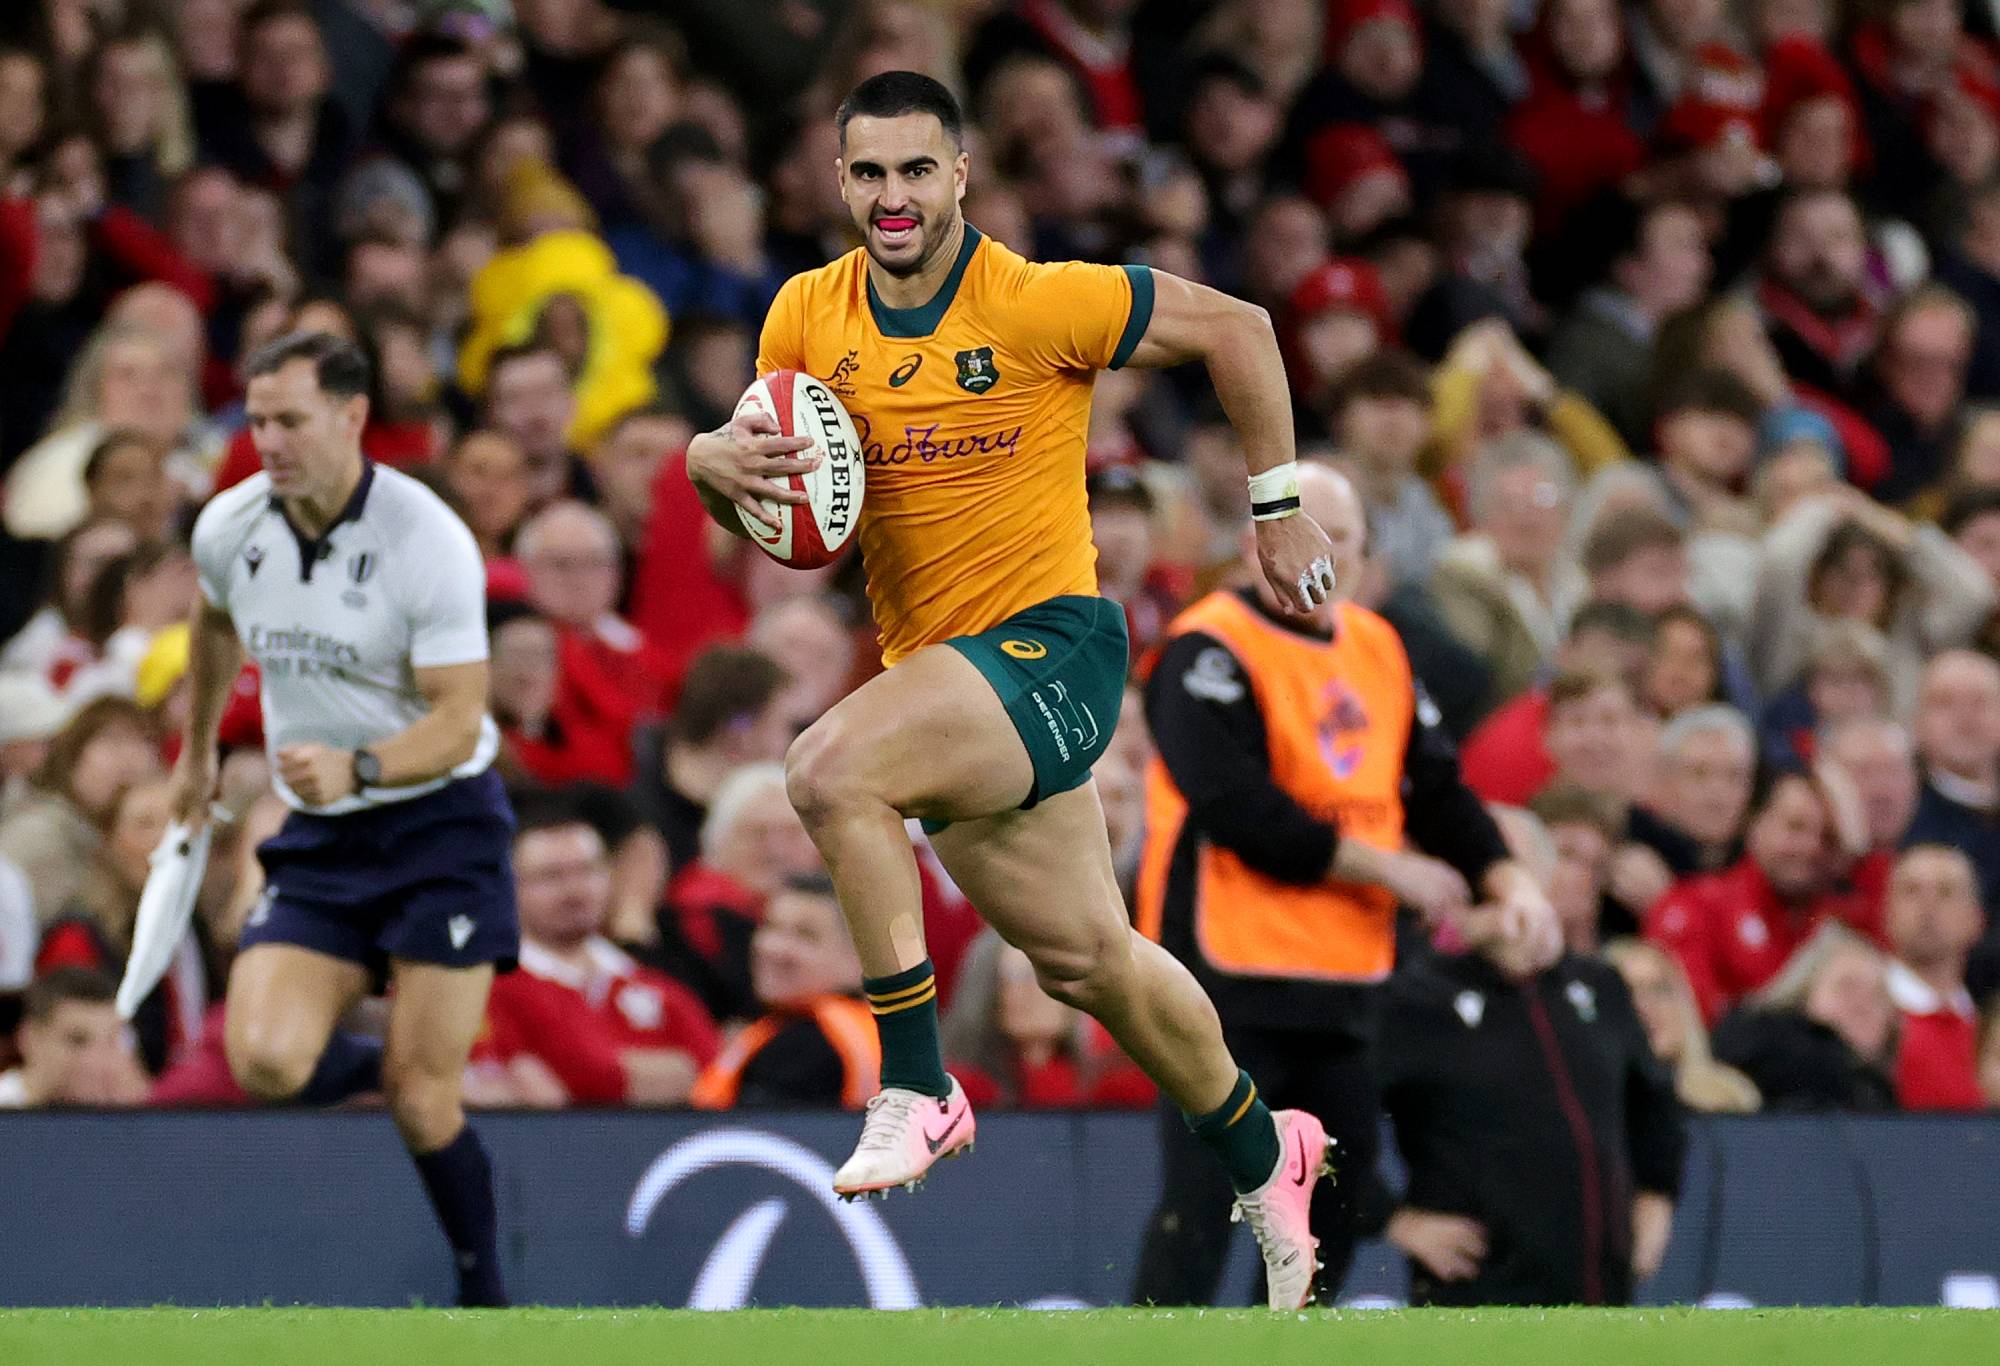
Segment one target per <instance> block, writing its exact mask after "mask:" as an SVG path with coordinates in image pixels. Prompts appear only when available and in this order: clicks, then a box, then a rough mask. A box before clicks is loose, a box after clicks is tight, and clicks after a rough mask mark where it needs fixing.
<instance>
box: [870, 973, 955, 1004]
mask: <svg viewBox="0 0 2000 1366" xmlns="http://www.w3.org/2000/svg"><path fill="white" fill-rule="evenodd" d="M936 987H937V976H936V974H932V975H931V976H929V977H926V978H924V980H923V981H921V982H919V983H917V984H916V985H915V986H913V987H902V988H899V989H898V990H895V991H884V992H880V993H877V992H873V991H871V992H867V993H866V995H867V997H868V1004H869V1005H871V1006H888V1005H894V1004H895V1003H896V1002H898V1001H901V1000H904V999H905V998H907V997H911V996H916V995H919V994H921V993H923V992H926V991H932V990H935V989H936Z"/></svg>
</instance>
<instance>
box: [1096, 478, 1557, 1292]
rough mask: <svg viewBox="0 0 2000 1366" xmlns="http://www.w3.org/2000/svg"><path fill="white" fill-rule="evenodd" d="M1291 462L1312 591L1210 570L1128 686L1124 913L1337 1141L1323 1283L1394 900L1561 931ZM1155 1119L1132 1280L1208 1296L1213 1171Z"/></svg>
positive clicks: (1335, 1238)
mask: <svg viewBox="0 0 2000 1366" xmlns="http://www.w3.org/2000/svg"><path fill="white" fill-rule="evenodd" d="M1299 474H1300V478H1299V491H1300V496H1301V497H1302V498H1303V500H1304V504H1305V508H1306V511H1307V512H1308V513H1309V514H1310V515H1311V516H1312V517H1313V518H1314V520H1316V521H1317V522H1318V523H1319V524H1320V525H1321V526H1322V527H1324V528H1325V529H1326V532H1327V535H1328V536H1329V537H1330V538H1331V540H1332V543H1333V552H1334V576H1335V577H1334V582H1335V585H1336V587H1335V589H1334V600H1333V601H1331V602H1329V603H1328V604H1326V605H1325V606H1324V607H1322V608H1320V609H1319V610H1317V611H1316V612H1314V613H1313V614H1312V615H1311V616H1310V617H1307V618H1300V617H1297V616H1293V615H1289V614H1287V613H1286V612H1285V611H1284V610H1283V607H1282V604H1280V603H1279V602H1278V601H1277V600H1276V599H1275V597H1274V595H1272V594H1271V592H1270V591H1269V588H1268V587H1267V586H1266V585H1264V584H1261V583H1259V584H1256V585H1255V586H1254V587H1253V588H1248V589H1243V590H1241V591H1230V590H1220V591H1217V592H1214V593H1210V594H1209V595H1208V596H1207V597H1205V598H1203V599H1201V600H1200V601H1198V602H1196V603H1195V604H1193V605H1192V606H1191V607H1189V608H1188V609H1187V610H1186V611H1184V612H1182V613H1181V615H1180V616H1179V617H1177V618H1175V620H1174V622H1173V624H1172V626H1170V627H1169V628H1168V639H1167V644H1166V646H1165V648H1164V649H1163V650H1162V651H1161V654H1160V657H1159V660H1158V662H1157V664H1155V666H1154V668H1153V670H1152V673H1151V674H1150V676H1149V678H1148V680H1147V687H1146V718H1147V720H1148V721H1149V722H1150V723H1151V725H1152V729H1153V736H1154V740H1155V743H1156V744H1157V746H1158V753H1157V755H1156V757H1155V758H1154V760H1153V761H1152V765H1151V769H1150V771H1149V773H1148V777H1147V805H1146V847H1145V853H1144V856H1143V858H1142V861H1141V864H1140V870H1139V887H1138V897H1137V901H1138V924H1139V930H1140V931H1141V932H1142V933H1144V934H1145V935H1147V936H1148V937H1150V938H1152V939H1155V940H1157V941H1159V942H1160V943H1161V944H1163V945H1165V946H1166V947H1167V948H1168V949H1169V950H1171V951H1172V952H1173V953H1174V955H1175V956H1176V957H1178V958H1179V959H1180V960H1181V961H1182V962H1184V963H1186V964H1187V965H1188V967H1189V968H1191V969H1192V970H1193V972H1194V976H1195V979H1196V980H1197V981H1199V982H1200V983H1201V984H1202V986H1203V987H1204V988H1205V989H1206V990H1207V992H1208V994H1209V997H1210V999H1212V1000H1213V1001H1214V1002H1215V1004H1216V1008H1217V1009H1218V1010H1219V1011H1220V1012H1221V1017H1222V1024H1223V1037H1224V1039H1225V1040H1226V1041H1227V1043H1228V1045H1229V1048H1230V1051H1231V1052H1232V1053H1233V1054H1234V1055H1235V1056H1236V1057H1237V1058H1238V1059H1240V1060H1242V1061H1243V1062H1244V1063H1245V1065H1246V1066H1250V1067H1254V1068H1255V1069H1256V1070H1257V1073H1258V1075H1259V1076H1261V1077H1263V1078H1264V1086H1265V1088H1266V1094H1267V1095H1269V1096H1270V1097H1271V1099H1272V1102H1273V1103H1274V1104H1283V1105H1296V1106H1299V1107H1302V1108H1305V1109H1309V1110H1311V1111H1312V1112H1313V1113H1314V1114H1317V1115H1319V1116H1320V1117H1321V1118H1322V1120H1323V1121H1324V1122H1325V1124H1326V1128H1327V1132H1328V1133H1329V1134H1330V1135H1332V1137H1333V1139H1334V1141H1335V1144H1336V1149H1335V1151H1336V1152H1337V1154H1338V1159H1337V1167H1338V1171H1339V1173H1340V1179H1339V1181H1338V1182H1336V1183H1334V1184H1333V1185H1331V1186H1329V1187H1327V1188H1326V1189H1323V1190H1322V1191H1320V1192H1319V1196H1318V1199H1317V1200H1315V1201H1314V1203H1313V1207H1312V1216H1311V1218H1312V1227H1313V1232H1314V1234H1315V1235H1316V1236H1317V1237H1318V1239H1319V1246H1320V1257H1321V1260H1322V1261H1323V1263H1324V1268H1323V1270H1322V1272H1321V1286H1320V1289H1321V1291H1322V1292H1324V1293H1323V1294H1322V1299H1324V1298H1326V1297H1327V1296H1330V1295H1331V1294H1332V1293H1334V1292H1337V1291H1338V1290H1339V1288H1340V1282H1341V1279H1342V1277H1344V1276H1345V1275H1346V1271H1347V1264H1348V1262H1349V1260H1350V1259H1351V1256H1352V1253H1353V1245H1354V1230H1355V1222H1356V1217H1357V1214H1358V1212H1359V1210H1358V1204H1359V1199H1358V1198H1359V1197H1360V1196H1362V1195H1363V1194H1364V1193H1365V1192H1366V1191H1367V1189H1368V1186H1369V1183H1370V1181H1371V1180H1372V1176H1373V1170H1374V1165H1375V1159H1376V1150H1377V1148H1378V1146H1379V1132H1380V1125H1381V1107H1380V1104H1379V1101H1378V1099H1377V1095H1376V1089H1375V1084H1374V1080H1373V1078H1372V1076H1371V1073H1370V1069H1369V1061H1368V1052H1369V1039H1370V1035H1371V1032H1372V1018H1373V1015H1374V1013H1375V1011H1376V1009H1377V1004H1376V997H1377V995H1378V989H1379V987H1380V984H1381V983H1382V982H1383V981H1384V980H1385V979H1387V977H1388V976H1389V972H1390V969H1391V968H1392V967H1393V966H1394V964H1395V955H1396V940H1395V935H1396V923H1395V922H1396V907H1397V904H1398V903H1399V902H1400V903H1401V904H1404V905H1407V906H1409V907H1411V908H1412V909H1414V910H1415V911H1417V912H1418V913H1419V914H1420V915H1421V916H1422V917H1423V918H1424V920H1425V921H1426V922H1428V923H1430V924H1436V923H1438V922H1440V921H1444V920H1447V919H1449V920H1450V921H1452V922H1453V924H1454V926H1455V927H1456V929H1457V930H1458V931H1459V932H1460V933H1461V934H1462V935H1463V936H1465V937H1466V938H1467V939H1468V940H1470V941H1472V942H1484V941H1485V940H1487V939H1489V938H1492V937H1493V936H1497V935H1505V936H1510V937H1514V938H1516V939H1518V940H1519V941H1520V942H1522V943H1523V944H1524V945H1526V946H1529V947H1528V952H1529V953H1530V955H1531V956H1532V957H1533V958H1534V959H1535V960H1536V961H1537V963H1538V965H1544V966H1545V965H1546V964H1547V963H1550V962H1553V961H1554V960H1555V957H1556V954H1557V952H1558V951H1559V950H1560V948H1561V940H1560V937H1559V934H1558V933H1557V931H1556V921H1555V913H1554V911H1553V909H1551V908H1550V906H1549V904H1548V901H1547V898H1546V897H1545V896H1544V895H1543V893H1542V890H1541V888H1540V887H1539V886H1537V885H1536V883H1535V880H1534V879H1533V877H1532V876H1530V875H1529V874H1528V873H1527V872H1526V871H1525V870H1524V869H1523V868H1521V867H1520V866H1519V865H1517V864H1515V863H1513V862H1511V861H1510V860H1509V858H1508V855H1507V847H1506V845H1505V844H1504V843H1503V842H1502V839H1501V836H1500V832H1499V830H1498V828H1497V827H1496V826H1495V824H1494V822H1493V819H1492V817H1491V816H1489V815H1488V814H1487V811H1486V808H1485V807H1484V806H1482V805H1481V804H1480V801H1479V798H1478V797H1477V796H1476V795H1474V794H1473V792H1472V791H1471V789H1469V788H1467V787H1466V785H1465V783H1464V780H1463V779H1462V778H1461V777H1460V776H1459V771H1458V756H1457V754H1456V752H1455V750H1454V749H1453V746H1452V743H1451V740H1450V739H1449V738H1448V736H1447V735H1446V733H1445V732H1444V730H1443V728H1442V725H1441V719H1440V717H1439V715H1438V712H1437V708H1436V707H1435V706H1433V705H1432V703H1431V701H1430V699H1429V698H1428V697H1426V696H1425V695H1424V692H1423V688H1422V686H1421V684H1419V683H1418V681H1417V680H1416V678H1415V676H1414V675H1413V674H1412V673H1411V670H1410V661H1409V657H1408V656H1407V655H1406V654H1405V653H1404V651H1403V642H1402V639H1401V638H1400V637H1399V636H1398V635H1397V634H1396V630H1395V628H1394V627H1392V626H1390V625H1389V623H1387V622H1386V621H1384V620H1382V618H1380V617H1378V616H1376V615H1375V614H1374V613H1373V612H1370V611H1368V610H1367V609H1366V608H1364V607H1361V606H1358V605H1357V604H1355V603H1353V602H1351V601H1347V600H1346V596H1347V594H1349V593H1351V592H1352V591H1353V589H1354V586H1355V585H1356V584H1357V583H1358V582H1359V581H1360V577H1361V562H1362V556H1363V553H1364V549H1365V545H1366V539H1367V522H1366V519H1365V516H1364V514H1363V512H1362V508H1361V503H1360V500H1359V498H1358V497H1357V496H1356V494H1355V492H1354V489H1353V487H1352V486H1351V485H1350V484H1349V483H1348V481H1347V480H1346V478H1345V477H1343V476H1342V475H1340V474H1338V473H1335V472H1334V471H1333V470H1331V469H1328V468H1326V467H1325V466H1318V465H1314V466H1308V467H1306V468H1303V469H1301V470H1300V472H1299ZM1245 539H1246V544H1245V552H1246V554H1254V546H1253V545H1251V544H1250V543H1249V538H1248V537H1247V536H1246V538H1245ZM1411 845H1415V846H1416V848H1415V849H1412V848H1410V847H1409V846H1411ZM1417 850H1422V851H1423V852H1417ZM1161 1136H1162V1159H1163V1161H1162V1166H1161V1178H1162V1179H1161V1194H1160V1202H1159V1205H1158V1207H1157V1209H1156V1211H1155V1213H1154V1216H1153V1219H1152V1221H1151V1223H1150V1224H1149V1225H1148V1227H1147V1233H1146V1241H1145V1247H1144V1250H1143V1252H1142V1253H1141V1256H1140V1264H1139V1271H1138V1276H1137V1280H1136V1283H1135V1286H1134V1299H1135V1300H1136V1302H1138V1303H1141V1304H1148V1303H1151V1304H1206V1303H1209V1302H1210V1301H1211V1300H1213V1298H1214V1296H1215V1293H1216V1287H1217V1283H1218V1281H1219V1280H1220V1278H1221V1273H1222V1264H1223V1259H1224V1254H1225V1253H1226V1252H1227V1251H1228V1247H1229V1233H1230V1228H1229V1221H1228V1214H1229V1191H1228V1188H1227V1187H1226V1186H1223V1185H1222V1184H1221V1183H1220V1182H1218V1181H1217V1179H1216V1177H1215V1174H1214V1172H1213V1170H1212V1169H1211V1167H1210V1165H1209V1164H1208V1163H1207V1162H1205V1161H1203V1160H1202V1153H1201V1150H1200V1147H1199V1145H1198V1144H1195V1143H1193V1142H1192V1141H1191V1139H1190V1136H1189V1134H1188V1131H1187V1128H1186V1126H1185V1125H1183V1124H1182V1123H1181V1122H1180V1119H1179V1117H1178V1116H1176V1115H1173V1114H1172V1113H1171V1112H1169V1113H1168V1114H1166V1115H1165V1116H1163V1120H1162V1124H1161Z"/></svg>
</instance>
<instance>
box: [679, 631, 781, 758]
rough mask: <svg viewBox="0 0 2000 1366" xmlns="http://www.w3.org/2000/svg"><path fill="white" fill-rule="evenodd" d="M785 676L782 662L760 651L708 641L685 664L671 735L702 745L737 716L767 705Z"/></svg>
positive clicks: (683, 741) (758, 709)
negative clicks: (684, 678) (708, 645)
mask: <svg viewBox="0 0 2000 1366" xmlns="http://www.w3.org/2000/svg"><path fill="white" fill-rule="evenodd" d="M791 681H792V676H791V674H790V673H788V672H786V670H785V666H784V665H782V664H780V663H778V661H777V660H775V659H773V658H771V657H770V656H769V655H767V654H765V653H764V652H763V651H761V650H752V649H749V648H747V647H745V646H741V645H714V646H711V647H709V648H708V649H706V650H703V651H702V652H701V653H700V654H699V655H697V656H696V657H695V661H694V663H693V664H691V665H689V666H688V671H687V678H686V680H685V681H683V682H682V684H681V697H680V705H679V706H678V707H677V708H675V710H674V722H673V738H674V739H675V740H677V741H679V742H681V743H682V744H690V745H700V744H706V743H707V742H708V741H710V740H713V739H714V738H715V737H716V736H718V735H720V734H721V733H722V732H723V730H724V729H726V728H727V727H728V725H729V723H730V722H731V721H734V720H735V719H736V718H737V717H739V716H749V715H752V714H754V713H756V712H760V711H762V710H763V709H764V708H765V707H768V706H769V705H770V704H771V699H772V698H774V697H776V696H777V695H778V693H779V691H780V690H781V689H783V688H784V686H785V685H786V684H787V683H789V682H791Z"/></svg>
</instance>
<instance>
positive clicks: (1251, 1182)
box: [1183, 1070, 1278, 1195]
mask: <svg viewBox="0 0 2000 1366" xmlns="http://www.w3.org/2000/svg"><path fill="white" fill-rule="evenodd" d="M1183 1113H1185V1111H1183ZM1187 1124H1188V1128H1190V1129H1192V1130H1194V1136H1195V1137H1196V1138H1198V1139H1200V1140H1201V1141H1202V1142H1203V1143H1206V1144H1207V1145H1208V1147H1209V1150H1210V1151H1211V1152H1213V1153H1214V1154H1215V1155H1216V1156H1217V1157H1218V1158H1220V1159H1221V1160H1222V1165H1223V1167H1224V1168H1226V1169H1227V1170H1228V1172H1229V1184H1231V1185H1232V1186H1234V1187H1236V1193H1237V1194H1238V1195H1243V1194H1245V1193H1247V1192H1249V1191H1253V1190H1256V1189H1257V1187H1259V1186H1261V1185H1263V1184H1264V1183H1265V1182H1266V1181H1269V1180H1270V1179H1271V1173H1272V1172H1274V1171H1276V1170H1277V1169H1278V1122H1277V1121H1276V1120H1275V1119H1272V1118H1271V1111H1270V1110H1269V1109H1268V1108H1267V1107H1266V1106H1265V1104H1264V1101H1263V1099H1262V1098H1261V1097H1260V1096H1258V1094H1257V1083H1256V1082H1254V1081H1252V1080H1250V1074H1249V1073H1248V1072H1244V1071H1241V1070H1238V1072H1237V1073H1236V1086H1235V1089H1234V1090H1232V1091H1230V1093H1229V1099H1228V1100H1225V1101H1223V1102H1222V1104H1220V1105H1218V1106H1216V1107H1215V1108H1214V1109H1213V1110H1210V1111H1209V1112H1208V1113H1207V1114H1205V1115H1188V1116H1187Z"/></svg>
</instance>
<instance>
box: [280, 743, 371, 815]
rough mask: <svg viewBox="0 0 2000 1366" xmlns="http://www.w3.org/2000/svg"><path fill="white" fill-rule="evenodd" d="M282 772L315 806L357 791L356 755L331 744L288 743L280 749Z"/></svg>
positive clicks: (287, 784) (306, 800)
mask: <svg viewBox="0 0 2000 1366" xmlns="http://www.w3.org/2000/svg"><path fill="white" fill-rule="evenodd" d="M278 776H279V777H280V778H283V779H284V780H285V786H286V787H289V788H290V789H291V790H292V791H294V792H296V793H298V794H299V798H300V800H302V801H305V802H309V803H311V804H312V805H314V806H325V805H327V804H328V803H329V802H337V801H339V800H340V799H341V798H342V797H346V796H350V795H352V794H353V792H354V755H353V754H352V753H350V752H349V751H347V750H344V749H335V748H334V747H333V746H331V745H318V744H303V745H287V746H285V747H284V748H283V749H281V750H279V751H278Z"/></svg>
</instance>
